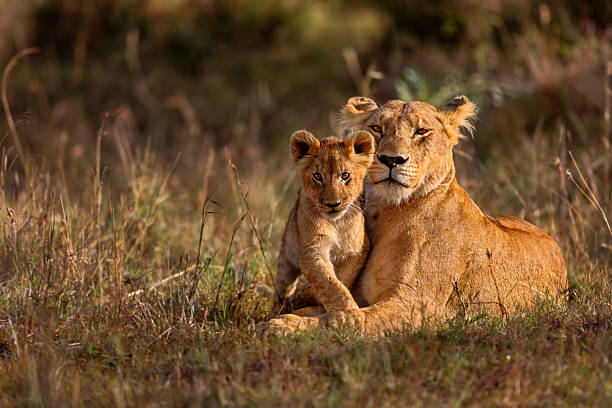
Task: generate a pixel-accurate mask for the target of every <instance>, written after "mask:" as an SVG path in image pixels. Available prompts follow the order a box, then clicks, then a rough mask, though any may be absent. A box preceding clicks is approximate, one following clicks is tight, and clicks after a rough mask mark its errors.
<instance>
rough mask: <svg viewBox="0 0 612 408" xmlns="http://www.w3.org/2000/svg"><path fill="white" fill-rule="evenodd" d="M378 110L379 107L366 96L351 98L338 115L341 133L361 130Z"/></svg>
mask: <svg viewBox="0 0 612 408" xmlns="http://www.w3.org/2000/svg"><path fill="white" fill-rule="evenodd" d="M376 109H378V105H377V104H376V102H374V101H373V100H371V99H370V98H366V97H364V96H354V97H352V98H350V99H349V100H348V101H347V102H346V105H344V107H343V108H342V109H341V110H340V112H339V113H338V127H339V131H340V133H343V132H344V131H345V130H346V129H348V128H357V129H360V128H361V127H363V125H364V124H365V123H366V122H367V121H368V119H370V116H372V113H373V112H374V111H375V110H376Z"/></svg>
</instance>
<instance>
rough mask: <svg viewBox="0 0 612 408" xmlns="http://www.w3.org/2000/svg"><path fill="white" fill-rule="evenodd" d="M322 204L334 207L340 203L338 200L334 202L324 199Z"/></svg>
mask: <svg viewBox="0 0 612 408" xmlns="http://www.w3.org/2000/svg"><path fill="white" fill-rule="evenodd" d="M323 204H325V205H326V206H328V207H329V208H336V207H337V206H339V205H340V201H338V202H335V203H328V202H327V201H325V202H324V203H323Z"/></svg>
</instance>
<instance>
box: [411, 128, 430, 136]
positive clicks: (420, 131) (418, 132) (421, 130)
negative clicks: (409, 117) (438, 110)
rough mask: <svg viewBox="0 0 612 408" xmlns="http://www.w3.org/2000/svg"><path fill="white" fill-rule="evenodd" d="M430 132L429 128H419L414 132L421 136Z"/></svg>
mask: <svg viewBox="0 0 612 408" xmlns="http://www.w3.org/2000/svg"><path fill="white" fill-rule="evenodd" d="M426 133H429V129H425V128H418V129H417V130H416V131H415V132H414V134H415V135H419V136H423V135H424V134H426Z"/></svg>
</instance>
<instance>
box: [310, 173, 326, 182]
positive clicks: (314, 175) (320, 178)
mask: <svg viewBox="0 0 612 408" xmlns="http://www.w3.org/2000/svg"><path fill="white" fill-rule="evenodd" d="M312 178H313V179H315V181H323V176H322V175H321V173H313V174H312Z"/></svg>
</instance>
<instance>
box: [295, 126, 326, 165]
mask: <svg viewBox="0 0 612 408" xmlns="http://www.w3.org/2000/svg"><path fill="white" fill-rule="evenodd" d="M290 146H291V155H292V156H293V162H294V163H295V164H298V163H299V162H300V160H302V159H304V158H306V157H308V156H312V155H313V154H314V153H315V152H316V151H317V150H318V149H319V146H320V143H319V140H318V139H317V138H316V137H314V135H313V134H312V133H310V132H309V131H307V130H298V131H297V132H295V133H293V134H292V135H291V142H290Z"/></svg>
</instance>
